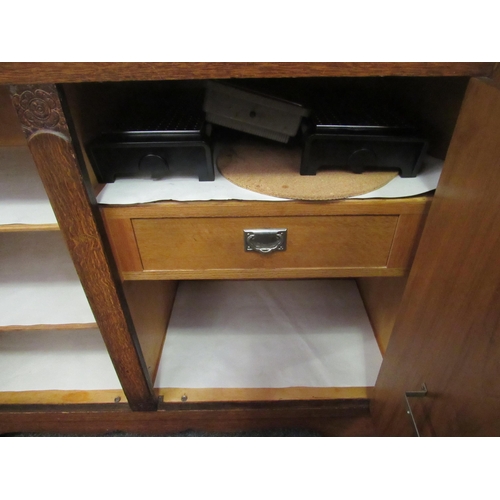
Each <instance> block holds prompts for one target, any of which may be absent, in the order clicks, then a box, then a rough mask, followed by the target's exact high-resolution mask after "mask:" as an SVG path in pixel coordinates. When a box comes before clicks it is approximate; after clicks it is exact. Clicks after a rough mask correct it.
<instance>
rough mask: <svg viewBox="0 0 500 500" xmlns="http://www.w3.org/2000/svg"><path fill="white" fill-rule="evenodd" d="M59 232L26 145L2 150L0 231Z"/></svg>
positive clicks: (0, 148)
mask: <svg viewBox="0 0 500 500" xmlns="http://www.w3.org/2000/svg"><path fill="white" fill-rule="evenodd" d="M58 229H59V227H58V224H57V221H56V218H55V215H54V212H53V210H52V207H51V205H50V202H49V199H48V197H47V194H46V193H45V189H44V187H43V184H42V181H41V180H40V177H39V176H38V172H37V170H36V166H35V164H34V163H33V159H32V157H31V155H30V152H29V150H28V148H27V146H12V147H0V232H10V231H13V232H14V231H57V230H58Z"/></svg>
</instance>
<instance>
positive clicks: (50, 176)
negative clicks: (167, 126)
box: [11, 85, 157, 410]
mask: <svg viewBox="0 0 500 500" xmlns="http://www.w3.org/2000/svg"><path fill="white" fill-rule="evenodd" d="M11 96H12V102H13V104H14V107H15V109H16V111H17V114H18V117H19V120H20V122H21V125H22V128H23V131H24V133H25V135H26V138H27V140H28V146H29V149H30V151H31V154H32V156H33V159H34V161H35V164H36V166H37V168H38V172H39V174H40V177H41V179H42V182H43V184H44V186H45V190H46V191H47V194H48V197H49V199H50V202H51V204H52V207H53V209H54V212H55V215H56V218H57V221H58V223H59V226H60V228H61V231H62V234H63V236H64V238H65V240H66V244H67V246H68V248H69V252H70V254H71V257H72V259H73V262H74V264H75V268H76V271H77V273H78V275H79V277H80V280H81V282H82V285H83V289H84V290H85V293H86V295H87V298H88V300H89V303H90V306H91V308H92V310H93V312H94V315H95V318H96V321H97V324H98V326H99V329H100V331H101V334H102V336H103V339H104V342H105V344H106V347H107V349H108V352H109V354H110V357H111V360H112V362H113V365H114V367H115V370H116V372H117V375H118V378H119V379H120V382H121V384H122V387H123V390H124V392H125V394H126V396H127V399H128V402H129V405H130V407H131V409H133V410H155V409H156V406H157V398H156V396H155V394H154V390H153V386H152V382H151V380H150V378H149V375H148V371H147V368H146V365H145V363H144V359H143V356H142V352H141V348H140V345H139V342H138V340H137V335H136V332H135V329H134V325H133V323H132V319H131V316H130V312H129V309H128V305H127V302H126V299H125V295H124V292H123V288H122V284H121V282H120V280H119V278H118V272H117V270H116V266H115V263H114V261H113V258H112V254H111V251H110V249H109V247H108V243H107V239H106V236H105V231H104V226H103V223H102V220H101V217H100V214H99V211H98V207H97V202H96V199H95V195H94V193H93V190H92V187H91V186H90V181H89V179H88V176H87V172H86V170H85V168H82V165H83V161H82V156H81V151H80V149H79V144H78V141H76V140H75V141H73V140H72V136H73V137H75V135H74V131H73V127H72V124H71V120H70V115H69V113H68V112H66V113H65V111H66V110H64V106H65V103H64V97H63V95H62V94H61V93H60V92H59V91H58V89H57V87H56V86H55V85H22V86H12V87H11Z"/></svg>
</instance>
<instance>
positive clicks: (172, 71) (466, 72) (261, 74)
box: [0, 62, 494, 84]
mask: <svg viewBox="0 0 500 500" xmlns="http://www.w3.org/2000/svg"><path fill="white" fill-rule="evenodd" d="M493 69H494V63H488V62H485V63H478V62H474V63H466V62H462V63H445V62H443V63H438V62H432V63H418V62H417V63H347V62H341V63H338V62H337V63H335V62H329V63H288V62H287V63H275V62H268V63H257V62H254V63H228V62H225V63H224V62H215V63H210V62H199V63H140V62H139V63H137V62H136V63H127V62H119V63H118V62H115V63H8V62H7V63H6V62H4V63H0V83H4V84H23V83H32V82H33V75H36V81H37V82H38V83H54V82H55V83H70V82H103V81H120V80H121V81H131V80H137V81H139V80H143V81H145V80H183V79H191V80H192V79H203V78H285V77H328V76H335V77H337V76H356V77H361V76H489V75H491V74H492V72H493Z"/></svg>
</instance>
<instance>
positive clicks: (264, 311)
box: [155, 280, 382, 389]
mask: <svg viewBox="0 0 500 500" xmlns="http://www.w3.org/2000/svg"><path fill="white" fill-rule="evenodd" d="M381 362H382V356H381V354H380V351H379V348H378V346H377V343H376V340H375V338H374V334H373V331H372V328H371V325H370V322H369V320H368V317H367V315H366V312H365V309H364V306H363V303H362V300H361V297H360V295H359V292H358V289H357V286H356V283H355V281H354V280H293V281H283V280H281V281H191V282H182V283H180V285H179V290H178V294H177V297H176V300H175V303H174V308H173V312H172V317H171V319H170V324H169V327H168V329H167V336H166V340H165V344H164V349H163V353H162V358H161V361H160V366H159V370H158V375H157V378H156V381H155V386H156V387H160V388H168V387H177V388H192V389H194V388H284V387H370V386H373V385H374V384H375V380H376V377H377V374H378V371H379V369H380V365H381Z"/></svg>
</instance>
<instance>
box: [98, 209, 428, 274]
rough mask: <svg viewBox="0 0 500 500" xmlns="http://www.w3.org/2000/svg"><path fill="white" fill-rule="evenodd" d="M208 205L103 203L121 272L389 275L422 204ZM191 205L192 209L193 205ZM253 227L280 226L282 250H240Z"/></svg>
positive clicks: (405, 259) (403, 253) (407, 257)
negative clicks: (399, 207) (283, 231)
mask: <svg viewBox="0 0 500 500" xmlns="http://www.w3.org/2000/svg"><path fill="white" fill-rule="evenodd" d="M210 203H211V202H209V204H207V205H205V206H204V207H203V204H202V203H201V202H200V203H198V204H191V205H190V206H189V207H187V206H181V207H179V204H177V206H178V208H181V210H180V212H179V211H176V210H175V204H167V203H166V204H160V205H159V206H158V205H155V206H149V207H148V206H142V207H121V208H111V207H108V208H104V209H103V214H104V218H105V222H106V226H107V231H108V234H109V237H110V241H111V245H112V248H113V251H114V254H115V257H116V261H117V263H118V266H119V269H120V272H121V274H122V277H123V278H124V279H233V278H234V279H238V278H267V279H269V278H307V277H309V278H315V277H343V276H352V277H356V276H384V275H388V276H397V275H401V274H404V272H405V270H406V269H407V268H408V267H409V264H410V261H411V258H412V256H413V252H414V250H415V246H416V243H417V241H418V237H419V234H420V229H421V226H422V222H423V218H424V214H425V210H423V209H422V207H423V206H425V205H422V204H420V205H418V207H419V209H418V210H413V212H415V211H416V212H417V213H412V211H411V210H410V211H409V212H410V213H397V212H398V210H394V208H395V207H394V205H387V209H386V210H385V212H388V213H378V212H380V210H375V212H377V213H372V214H370V213H357V212H358V210H353V207H356V205H350V204H345V205H342V204H336V205H331V204H324V206H323V209H322V210H320V209H319V206H316V207H315V205H314V204H309V205H307V204H305V205H303V206H302V210H298V209H297V207H295V208H294V209H292V210H288V212H289V213H287V210H286V207H285V206H286V205H287V204H286V203H281V204H279V203H278V204H267V206H266V207H261V209H262V210H264V208H265V209H266V212H267V214H264V213H263V212H261V209H257V207H256V205H255V204H249V203H247V204H246V206H247V210H245V204H240V205H235V208H237V210H228V209H229V208H230V206H228V205H222V204H219V207H220V208H219V209H217V208H216V206H215V205H214V204H212V205H210ZM228 203H229V204H230V202H228ZM361 203H363V202H361ZM197 205H198V207H199V209H195V208H194V207H195V206H197ZM242 205H243V206H242ZM257 205H262V204H257ZM264 205H266V204H264ZM273 205H281V206H279V207H278V206H276V207H274V206H273ZM357 206H358V207H359V206H363V205H359V204H358V205H357ZM368 206H370V207H372V209H373V207H374V205H373V203H371V204H367V207H368ZM375 206H376V205H375ZM333 207H334V208H333ZM342 207H343V209H342ZM203 208H205V209H206V210H203ZM288 208H290V205H289V206H288ZM414 208H415V207H414ZM392 212H395V213H392ZM399 212H401V210H399ZM259 229H286V233H287V246H286V250H284V251H275V252H271V253H259V252H256V251H246V249H245V240H244V231H245V230H259Z"/></svg>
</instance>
